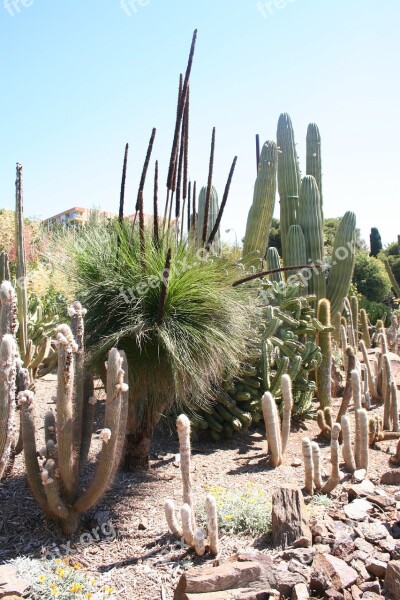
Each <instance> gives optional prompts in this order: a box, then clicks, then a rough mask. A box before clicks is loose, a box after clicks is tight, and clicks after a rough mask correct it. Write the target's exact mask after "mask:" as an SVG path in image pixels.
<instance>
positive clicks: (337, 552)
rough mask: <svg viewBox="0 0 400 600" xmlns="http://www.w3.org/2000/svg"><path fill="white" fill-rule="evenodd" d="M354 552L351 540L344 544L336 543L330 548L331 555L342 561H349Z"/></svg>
mask: <svg viewBox="0 0 400 600" xmlns="http://www.w3.org/2000/svg"><path fill="white" fill-rule="evenodd" d="M354 551H355V546H354V542H353V540H348V541H346V542H338V543H335V544H334V545H333V547H332V554H333V555H334V556H337V557H338V558H343V560H346V562H347V561H349V560H350V558H351V557H352V556H353V554H354Z"/></svg>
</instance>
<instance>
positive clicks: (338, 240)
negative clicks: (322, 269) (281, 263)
mask: <svg viewBox="0 0 400 600" xmlns="http://www.w3.org/2000/svg"><path fill="white" fill-rule="evenodd" d="M355 232H356V216H355V214H354V213H353V212H351V211H348V212H346V213H345V214H344V216H343V218H342V219H341V221H340V223H339V227H338V230H337V232H336V235H335V240H334V243H333V251H332V268H331V272H330V274H329V278H328V283H327V286H326V294H327V298H328V299H329V301H330V303H331V311H332V313H335V312H336V311H338V310H342V306H343V304H342V303H343V298H345V297H346V296H347V294H348V292H349V287H350V283H351V278H352V276H353V270H354V260H355Z"/></svg>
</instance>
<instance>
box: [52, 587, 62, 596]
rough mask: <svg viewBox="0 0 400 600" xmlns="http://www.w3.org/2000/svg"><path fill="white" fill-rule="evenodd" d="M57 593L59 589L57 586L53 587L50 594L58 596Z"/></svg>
mask: <svg viewBox="0 0 400 600" xmlns="http://www.w3.org/2000/svg"><path fill="white" fill-rule="evenodd" d="M59 593H60V592H59V590H58V589H57V588H54V589H52V590H51V595H52V596H58V594H59Z"/></svg>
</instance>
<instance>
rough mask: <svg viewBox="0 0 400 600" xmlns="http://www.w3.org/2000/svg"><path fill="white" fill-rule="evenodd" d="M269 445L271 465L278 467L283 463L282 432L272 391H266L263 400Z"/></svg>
mask: <svg viewBox="0 0 400 600" xmlns="http://www.w3.org/2000/svg"><path fill="white" fill-rule="evenodd" d="M261 405H262V412H263V417H264V423H265V429H266V432H267V440H268V447H269V450H270V452H271V465H272V466H273V467H278V466H279V465H280V464H281V463H282V446H281V432H280V424H279V415H278V410H277V408H276V402H275V400H274V398H273V397H272V394H270V392H265V394H264V395H263V397H262V400H261Z"/></svg>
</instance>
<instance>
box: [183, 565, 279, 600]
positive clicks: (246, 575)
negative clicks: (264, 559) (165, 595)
mask: <svg viewBox="0 0 400 600" xmlns="http://www.w3.org/2000/svg"><path fill="white" fill-rule="evenodd" d="M270 566H272V559H271V560H270ZM260 575H261V566H260V565H259V564H258V563H256V562H252V561H244V562H235V563H224V564H222V565H219V566H218V567H202V568H201V569H198V568H196V567H194V568H192V569H188V570H187V571H186V572H185V573H183V575H182V576H181V578H180V580H179V583H178V586H177V588H176V590H175V594H174V600H185V594H205V593H207V594H210V593H211V592H221V591H225V590H230V589H232V588H238V587H245V586H246V585H248V584H249V583H251V582H253V581H256V580H257V579H259V577H260Z"/></svg>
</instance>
